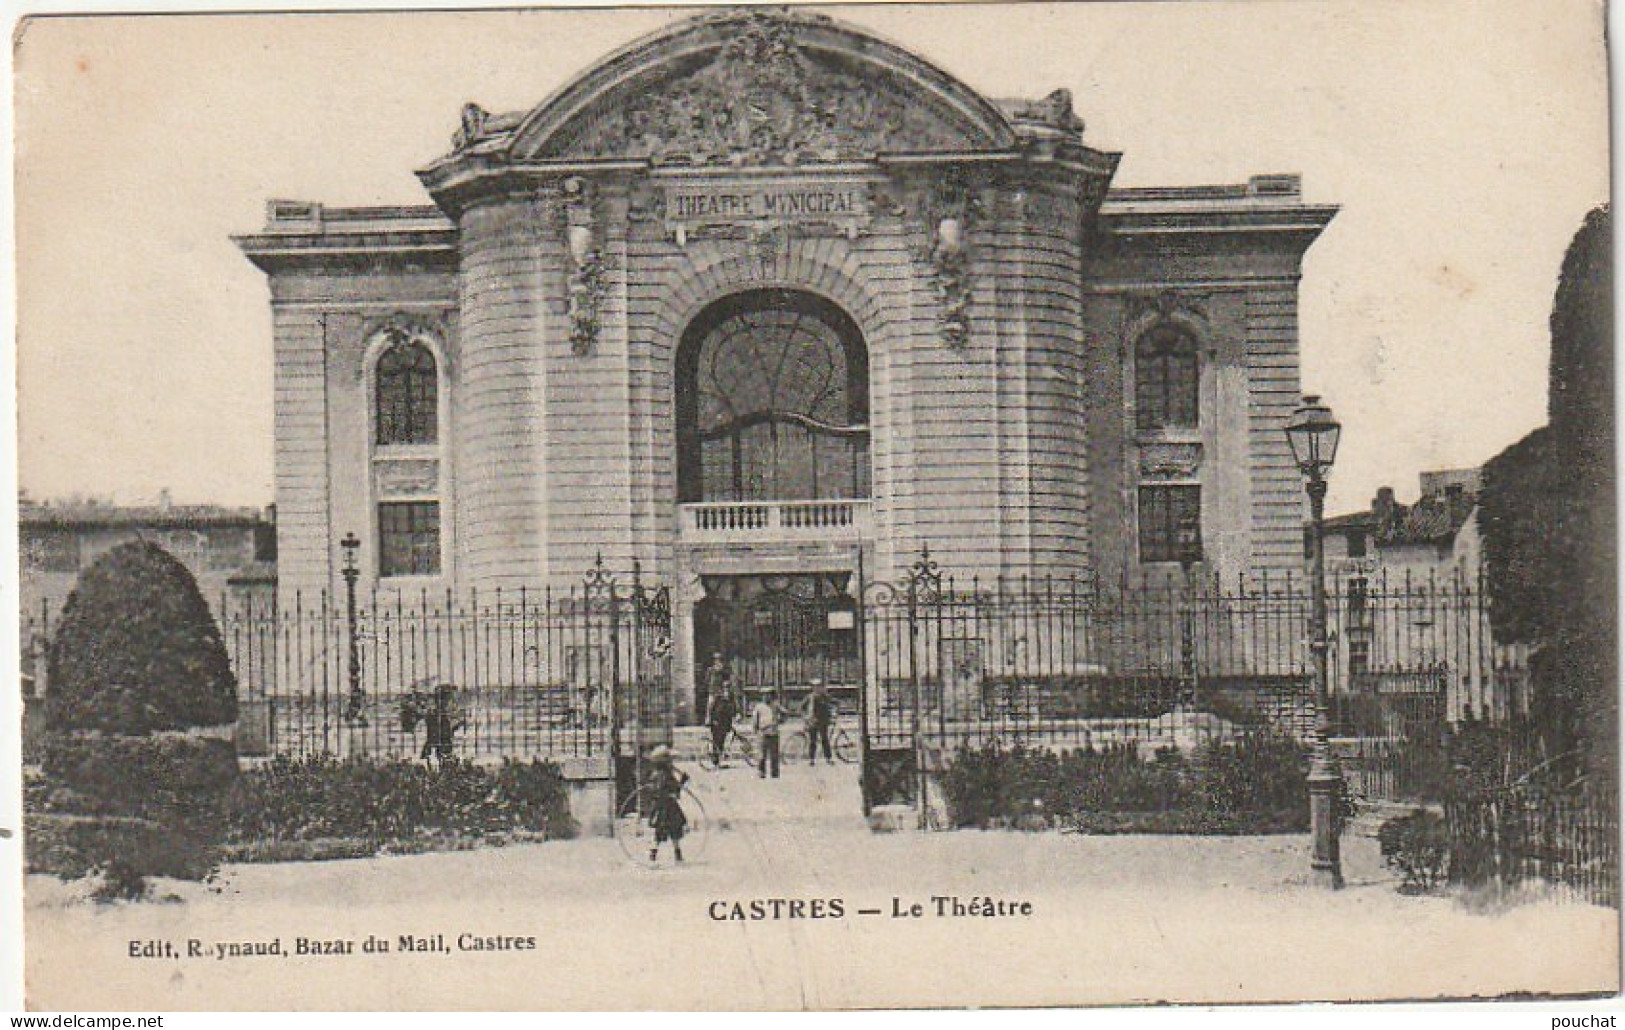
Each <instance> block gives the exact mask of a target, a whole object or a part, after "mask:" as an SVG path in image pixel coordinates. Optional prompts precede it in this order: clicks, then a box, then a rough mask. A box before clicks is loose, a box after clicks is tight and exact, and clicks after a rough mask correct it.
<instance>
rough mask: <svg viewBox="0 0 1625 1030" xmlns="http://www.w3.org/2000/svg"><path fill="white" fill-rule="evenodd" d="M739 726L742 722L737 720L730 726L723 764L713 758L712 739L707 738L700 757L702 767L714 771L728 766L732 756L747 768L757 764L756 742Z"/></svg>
mask: <svg viewBox="0 0 1625 1030" xmlns="http://www.w3.org/2000/svg"><path fill="white" fill-rule="evenodd" d="M739 727H740V724H739V723H737V722H736V723H734V724H733V725H732V726H730V727H729V728H728V739H727V740H726V741H725V742H724V743H723V745H722V764H721V765H718V764H717V763H716V762H714V761H712V760H711V741H710V740H709V739H707V740H706V742H705V750H704V751H703V752H702V753H701V754H700V757H699V766H700V768H701V769H704V770H706V771H707V772H713V771H715V770H717V769H720V768H723V767H724V766H726V765H727V764H728V761H729V759H730V758H737V759H738V760H739V762H740V764H742V765H744V766H746V767H747V768H748V767H750V766H753V765H755V764H756V743H755V741H753V740H751V739H750V738H749V737H747V736H746V735H745V734H744V733H743V732H742V731H741V730H740V728H739Z"/></svg>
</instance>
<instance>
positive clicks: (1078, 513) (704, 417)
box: [238, 9, 1335, 703]
mask: <svg viewBox="0 0 1625 1030" xmlns="http://www.w3.org/2000/svg"><path fill="white" fill-rule="evenodd" d="M1035 86H1038V87H1039V89H1038V92H1039V93H1042V91H1043V90H1042V86H1043V84H1035ZM1117 129H1118V131H1119V134H1120V135H1121V134H1125V133H1126V132H1131V131H1132V126H1128V127H1122V126H1119V127H1117ZM1156 142H1157V141H1156V140H1146V141H1145V145H1147V146H1154V145H1156ZM1118 158H1119V155H1118V154H1115V153H1108V152H1103V151H1101V150H1097V149H1095V148H1093V147H1091V146H1090V145H1089V143H1088V142H1087V137H1086V135H1085V133H1084V124H1083V122H1082V120H1081V119H1080V118H1079V117H1078V115H1077V114H1076V113H1075V112H1074V105H1073V98H1072V97H1071V95H1070V94H1068V93H1067V92H1066V91H1065V90H1056V91H1054V92H1052V93H1049V94H1048V95H1047V96H1044V97H1043V98H1042V99H1037V100H1016V101H1009V100H994V99H990V98H987V97H984V96H982V95H980V94H978V93H977V92H976V91H975V90H974V89H972V88H971V87H970V86H968V85H966V84H965V83H962V82H960V81H958V80H957V79H955V78H954V77H952V76H951V75H949V74H948V73H946V72H945V71H943V70H940V69H938V68H937V67H935V66H933V65H932V64H930V63H928V62H927V61H925V60H922V59H921V58H919V57H917V56H915V55H913V54H911V53H909V52H907V51H906V50H903V49H900V48H899V47H897V46H894V45H892V44H891V43H888V42H885V41H883V40H880V39H877V38H875V37H874V36H873V35H871V34H869V33H867V32H866V31H863V30H860V29H856V28H853V27H851V26H848V25H844V24H842V23H840V22H837V21H832V20H829V19H827V18H825V17H822V16H817V15H810V14H801V13H795V12H790V13H785V12H773V13H768V12H764V11H759V10H752V9H744V10H728V11H710V12H706V13H704V14H701V15H699V16H697V17H695V18H692V19H690V20H687V21H684V22H681V23H679V24H676V25H675V26H673V27H671V28H669V29H666V30H664V31H662V32H660V33H658V34H656V35H654V36H652V37H649V38H646V39H643V40H641V41H638V42H635V43H633V44H631V45H630V46H628V47H626V48H624V49H622V50H620V51H617V52H615V53H613V54H610V55H609V56H608V57H606V58H604V59H603V60H601V61H600V62H598V63H597V64H595V65H593V66H592V67H591V68H590V69H589V70H587V71H585V72H584V73H582V74H581V75H579V76H578V77H577V78H575V79H574V80H573V81H571V82H570V83H569V84H568V85H566V86H565V87H564V88H563V89H561V90H560V91H559V92H557V93H556V94H554V95H553V96H552V97H550V98H548V99H547V100H545V101H543V102H542V103H541V104H540V105H539V106H537V107H535V108H534V109H532V110H529V111H521V112H516V113H511V114H489V113H487V112H486V111H484V110H482V109H481V108H479V107H478V106H476V105H473V104H470V105H467V106H466V107H465V108H464V110H463V112H462V115H461V124H460V126H459V127H458V128H457V131H456V134H455V139H454V140H453V143H452V147H451V150H450V152H449V153H447V154H446V155H445V156H444V157H442V158H441V159H439V160H437V161H435V162H434V163H432V164H431V165H429V166H428V167H427V168H424V169H422V170H421V171H420V172H419V173H418V174H419V177H420V179H421V181H422V183H423V186H424V189H425V191H426V193H427V199H428V200H429V201H430V202H431V203H427V204H425V205H423V206H417V207H379V208H334V207H324V206H323V205H322V204H320V203H314V202H303V201H301V202H290V201H285V200H277V201H272V202H271V203H270V204H269V211H268V219H267V223H266V225H265V226H264V228H263V229H262V230H260V231H259V232H257V233H255V234H253V235H247V236H243V237H240V238H239V239H238V243H239V244H240V246H241V248H242V250H243V251H244V253H245V254H246V255H247V256H248V258H249V259H250V260H251V261H253V262H254V264H255V265H257V266H258V267H259V268H260V269H262V270H264V272H265V273H266V276H267V280H268V284H269V288H270V303H271V312H272V324H273V326H274V330H273V334H274V339H273V340H272V341H271V343H272V345H273V346H274V348H275V356H276V361H275V367H276V374H275V432H276V505H277V536H278V541H277V543H278V555H279V569H278V576H279V589H280V590H281V591H283V592H284V593H286V592H288V591H291V590H312V589H329V590H333V589H337V588H339V587H340V578H339V576H340V567H341V561H342V554H341V548H340V547H339V540H340V538H342V537H343V536H345V534H346V533H350V532H353V533H355V534H356V535H357V536H358V537H359V538H360V539H361V548H360V553H359V559H360V565H361V569H362V585H363V588H364V589H366V590H372V589H375V588H376V589H378V590H380V591H384V592H388V591H393V590H408V591H412V592H414V593H415V592H417V591H420V590H423V589H429V590H434V591H444V590H447V589H450V590H454V591H467V590H471V589H477V590H479V591H485V590H488V589H493V588H496V587H499V586H500V587H503V588H504V589H507V588H518V587H520V586H527V587H530V588H535V587H538V586H541V585H543V584H549V583H551V584H554V585H555V586H558V585H562V584H568V583H573V582H579V581H580V580H581V577H582V576H583V575H584V574H585V573H586V572H587V570H588V569H589V568H590V567H591V566H592V564H593V563H594V561H595V560H596V559H597V558H598V556H600V555H601V556H602V560H603V563H604V565H605V566H606V567H608V568H611V569H615V570H619V571H620V572H622V574H624V573H625V572H626V570H629V569H630V568H631V567H632V566H633V563H634V562H636V563H637V564H638V565H639V566H640V567H641V570H642V574H643V576H644V577H645V578H648V579H650V580H653V581H658V582H660V583H664V584H668V585H669V586H670V587H671V588H672V596H673V599H674V605H673V607H674V632H673V646H674V653H673V657H674V663H673V669H674V677H675V678H676V680H677V683H678V684H679V689H680V690H681V691H682V692H683V693H682V696H684V697H685V698H686V699H688V701H689V702H690V703H692V701H693V700H694V698H693V694H692V690H693V687H692V683H693V679H694V673H693V669H694V666H695V664H696V663H697V662H698V661H700V660H701V659H699V658H697V657H696V656H697V655H704V654H707V653H709V651H711V650H712V649H713V648H719V647H724V646H726V647H727V649H728V650H729V652H730V654H732V655H734V656H743V657H748V658H752V659H764V660H771V661H773V662H775V663H777V664H775V665H774V668H776V669H779V670H780V671H779V672H778V673H776V675H779V676H781V677H783V676H786V675H789V676H790V677H791V678H792V679H794V678H795V677H797V676H799V675H801V673H800V672H796V671H792V672H790V673H788V674H787V673H784V672H783V671H782V670H784V669H785V668H791V669H792V670H794V669H795V668H796V667H795V666H794V665H793V662H794V660H795V659H796V658H797V657H798V656H804V655H807V654H813V653H818V654H822V655H825V656H826V657H827V656H829V655H836V654H838V653H844V652H843V651H842V649H843V648H844V647H845V646H846V645H844V644H842V643H840V641H841V640H842V639H843V638H842V637H841V636H840V635H841V634H842V633H843V632H847V631H846V629H845V626H847V625H849V623H844V624H843V621H842V620H841V619H840V618H839V617H838V616H831V617H825V616H826V615H828V614H829V613H832V612H836V611H838V610H840V609H841V608H842V607H843V606H847V605H849V597H850V594H851V592H852V591H853V590H854V589H855V587H856V583H857V577H858V576H859V574H860V573H861V576H862V577H863V578H864V579H865V580H866V581H873V580H878V579H884V578H887V577H892V576H896V575H897V574H898V573H899V572H900V571H901V570H902V569H904V568H906V567H907V566H908V564H909V563H910V562H912V561H913V560H914V559H915V557H916V556H917V555H918V554H919V552H920V550H921V548H922V547H923V546H929V548H930V553H931V555H932V557H933V558H934V559H935V560H936V561H937V562H938V563H939V564H940V566H941V567H942V568H943V569H944V570H952V571H953V572H954V573H956V574H959V575H963V576H966V577H968V576H970V575H972V574H976V575H979V576H981V577H983V578H984V579H989V580H991V579H993V578H995V577H1006V578H1017V577H1021V576H1042V575H1045V574H1049V575H1060V576H1069V575H1074V574H1076V575H1092V576H1098V577H1106V578H1115V577H1119V576H1122V575H1125V574H1135V575H1138V574H1139V573H1141V572H1145V571H1150V572H1153V573H1155V572H1157V571H1159V570H1173V571H1180V570H1181V569H1182V567H1192V568H1194V569H1196V570H1197V571H1198V572H1203V573H1220V574H1223V575H1226V576H1235V575H1240V574H1248V573H1255V572H1259V571H1262V570H1269V569H1279V570H1282V571H1285V570H1287V569H1294V568H1297V567H1299V566H1300V565H1301V561H1302V557H1301V547H1302V541H1301V531H1302V529H1301V527H1302V518H1303V505H1302V500H1301V498H1302V489H1301V486H1300V483H1299V480H1298V478H1297V473H1296V472H1295V471H1294V470H1293V468H1292V465H1291V461H1290V456H1289V454H1288V451H1287V446H1286V441H1285V437H1284V436H1283V434H1282V432H1281V427H1282V425H1283V423H1284V421H1285V419H1286V417H1287V415H1288V414H1289V413H1290V412H1291V410H1292V408H1293V407H1294V405H1295V403H1296V402H1297V399H1298V397H1299V378H1298V332H1297V303H1298V281H1299V275H1300V266H1301V261H1302V258H1303V255H1304V253H1305V251H1306V249H1307V248H1308V247H1309V246H1310V245H1311V244H1312V243H1313V242H1314V240H1315V239H1316V237H1317V236H1318V235H1319V233H1320V232H1321V231H1322V230H1323V229H1324V228H1325V226H1326V225H1327V223H1328V222H1329V220H1330V219H1331V218H1332V216H1333V214H1334V213H1335V208H1333V207H1329V206H1321V205H1311V204H1308V203H1305V202H1304V200H1303V199H1302V197H1301V194H1300V189H1299V182H1298V178H1297V177H1296V176H1294V175H1258V176H1255V177H1253V178H1252V179H1250V180H1249V181H1248V182H1246V183H1242V184H1237V185H1216V186H1202V187H1177V188H1143V187H1140V188H1113V186H1112V178H1113V174H1114V171H1115V169H1116V167H1117V164H1118ZM770 597H789V598H794V599H796V600H797V602H798V607H797V611H799V612H802V613H803V615H805V613H808V612H810V613H811V615H810V617H806V618H804V619H803V622H802V623H798V624H797V625H796V626H791V627H786V625H784V624H783V623H782V622H780V621H776V620H777V618H778V617H777V616H770V617H767V618H764V617H763V616H762V614H761V612H762V611H763V610H764V607H763V606H760V605H758V606H755V607H754V608H753V606H752V604H751V603H750V599H752V598H758V599H759V598H770ZM797 618H803V616H797ZM787 662H788V663H792V664H790V665H786V664H785V663H787ZM837 664H838V663H837ZM746 675H747V678H749V677H752V676H759V675H766V673H760V672H749V673H747V674H746ZM835 678H836V679H840V678H841V675H840V673H839V672H838V671H837V673H836V674H835ZM785 685H790V684H785Z"/></svg>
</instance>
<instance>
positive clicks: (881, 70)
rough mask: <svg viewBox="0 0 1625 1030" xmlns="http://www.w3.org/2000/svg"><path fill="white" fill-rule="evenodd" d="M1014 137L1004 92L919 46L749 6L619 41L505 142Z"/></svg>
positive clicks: (752, 159) (523, 148)
mask: <svg viewBox="0 0 1625 1030" xmlns="http://www.w3.org/2000/svg"><path fill="white" fill-rule="evenodd" d="M1015 139H1016V137H1015V133H1014V131H1013V130H1012V128H1011V125H1010V123H1009V121H1007V120H1006V118H1005V116H1004V115H1003V114H1002V113H1001V112H1000V111H999V110H998V109H997V108H996V107H995V106H994V105H992V104H991V103H989V102H988V101H987V100H985V99H984V98H982V97H981V96H980V95H978V94H977V93H976V92H974V91H973V90H971V89H970V88H969V87H967V86H965V85H964V84H963V83H961V82H959V81H958V80H956V79H954V78H952V77H951V76H949V75H947V74H945V73H944V72H942V71H940V70H939V69H937V68H935V67H934V66H932V65H930V64H928V63H927V62H925V61H922V60H920V59H919V58H917V57H915V56H913V55H912V54H909V53H908V52H907V51H904V50H902V49H900V48H898V47H896V46H893V45H892V44H890V43H886V42H883V41H881V40H879V39H876V38H875V37H873V36H871V35H868V34H867V33H864V32H861V31H859V30H856V29H853V28H851V27H849V26H845V25H841V24H839V23H837V22H834V21H832V20H830V19H828V18H826V17H823V16H819V15H806V14H800V13H796V12H793V11H767V10H763V9H759V8H746V9H736V10H726V11H720V12H712V13H708V14H705V15H702V16H700V17H698V18H695V19H691V20H689V21H686V22H683V23H682V24H680V25H678V26H677V27H675V28H673V29H670V30H667V31H665V32H662V33H660V34H658V35H656V36H653V37H650V38H648V39H646V40H643V41H641V42H639V43H635V44H633V45H632V46H630V47H627V48H626V49H624V50H622V51H620V52H618V53H616V54H614V55H611V56H610V57H609V58H607V59H606V60H604V61H603V62H601V63H599V64H598V65H597V66H595V67H594V68H592V69H590V70H589V71H587V72H586V73H585V74H583V75H581V76H580V77H579V78H577V79H576V80H575V81H574V82H572V83H571V84H570V85H569V86H567V87H565V88H564V89H563V90H561V91H560V92H559V93H558V94H556V95H555V96H554V97H552V98H550V99H549V100H548V101H546V102H545V103H543V104H542V105H541V106H540V107H538V108H536V109H535V110H534V111H532V112H531V113H530V114H528V115H527V116H525V117H524V119H523V120H522V121H520V123H519V124H518V125H517V126H515V127H513V128H512V129H511V135H509V136H508V140H507V141H506V142H507V146H506V147H505V148H504V149H506V151H507V155H508V158H509V160H510V161H512V162H516V163H532V162H554V161H562V162H575V161H592V160H617V161H625V160H647V161H649V162H650V163H652V164H670V165H697V166H719V165H720V166H741V167H761V166H776V165H777V166H800V165H809V164H829V163H842V162H850V161H863V160H872V159H873V158H875V157H876V156H878V155H882V154H913V153H932V152H939V153H967V152H985V151H990V150H1003V149H1006V148H1009V147H1011V146H1013V145H1014V143H1015ZM478 142H479V139H478V137H477V136H476V137H475V138H472V139H470V140H469V141H468V145H473V144H477V143H478Z"/></svg>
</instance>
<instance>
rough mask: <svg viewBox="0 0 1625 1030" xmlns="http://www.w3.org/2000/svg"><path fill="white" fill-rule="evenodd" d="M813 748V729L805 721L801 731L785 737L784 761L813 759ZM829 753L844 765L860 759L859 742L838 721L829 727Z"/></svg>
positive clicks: (798, 730)
mask: <svg viewBox="0 0 1625 1030" xmlns="http://www.w3.org/2000/svg"><path fill="white" fill-rule="evenodd" d="M813 747H814V741H813V735H812V727H811V725H810V724H809V723H808V722H807V721H806V720H805V719H803V720H801V725H800V728H799V729H797V730H796V731H795V732H794V733H788V734H786V735H785V738H784V760H785V761H787V762H799V761H802V760H804V759H805V760H810V759H812V757H813V750H812V749H813ZM829 753H830V754H831V755H832V756H834V758H835V760H836V761H837V762H840V763H841V764H842V765H851V764H852V763H853V762H854V761H856V760H857V757H858V745H857V742H856V741H854V740H853V739H852V735H851V734H849V733H848V732H847V731H846V727H845V726H843V725H841V723H840V722H838V721H837V722H832V723H830V726H829Z"/></svg>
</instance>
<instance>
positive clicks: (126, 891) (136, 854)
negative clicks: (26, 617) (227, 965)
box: [28, 541, 238, 898]
mask: <svg viewBox="0 0 1625 1030" xmlns="http://www.w3.org/2000/svg"><path fill="white" fill-rule="evenodd" d="M49 660H50V684H51V690H50V693H49V694H48V695H47V699H46V704H47V711H48V713H49V717H48V727H49V733H48V734H47V737H46V740H45V743H44V746H43V753H42V756H41V765H42V768H43V769H44V773H45V778H46V781H47V786H46V787H44V788H38V789H33V790H31V791H30V794H29V796H28V800H29V803H30V805H31V806H33V807H32V808H31V811H32V812H33V813H35V814H36V815H37V816H39V818H36V819H34V820H33V822H32V825H31V826H30V828H29V829H30V838H29V841H28V846H29V855H28V861H29V864H30V867H31V868H33V869H35V870H36V871H39V872H49V873H55V874H57V875H60V876H64V877H70V878H72V877H78V876H84V875H87V874H90V873H99V874H100V875H101V876H102V880H103V883H102V895H103V896H107V897H120V898H133V897H139V896H141V895H142V894H144V893H145V890H146V883H145V878H146V877H148V876H181V877H186V878H192V879H199V878H203V877H205V876H207V875H208V873H209V871H210V870H211V869H212V868H213V867H214V865H215V863H216V859H217V854H218V852H217V845H218V843H219V841H220V838H221V836H222V835H223V833H224V829H225V808H226V803H227V798H228V797H229V796H230V795H231V793H232V792H233V790H234V788H235V786H236V783H237V778H238V770H237V753H236V749H235V747H234V746H233V745H232V743H231V741H230V739H229V733H227V732H226V731H225V730H224V729H223V727H226V726H227V725H228V724H229V723H231V721H232V720H233V719H235V718H236V713H237V700H236V684H235V681H234V680H233V678H232V674H231V669H230V665H229V663H228V661H227V657H226V650H225V647H224V646H223V644H222V643H221V640H220V633H219V630H218V629H217V628H216V626H215V623H214V618H213V616H212V615H210V613H209V609H208V605H207V604H205V603H204V601H203V595H202V594H201V593H199V592H198V588H197V584H196V582H194V581H193V579H192V575H191V573H190V572H188V571H187V570H186V567H185V566H184V565H182V564H181V563H180V562H178V561H176V560H175V559H174V558H172V557H170V556H169V555H168V554H166V553H165V552H164V551H163V550H161V549H160V548H158V547H156V546H154V545H152V544H149V543H146V542H144V541H136V542H133V543H128V544H124V545H121V546H119V547H116V548H114V549H113V550H111V551H109V552H107V553H106V554H104V555H103V556H102V557H100V558H99V559H97V560H96V562H95V563H94V564H93V565H91V566H90V568H88V569H86V570H85V572H84V574H83V575H81V576H80V578H79V582H78V584H77V585H76V586H75V588H74V591H73V593H72V594H70V595H69V597H68V601H67V604H66V605H64V607H63V611H62V621H61V624H60V626H59V627H58V630H57V634H56V637H55V638H54V639H53V640H52V642H51V650H50V659H49ZM200 729H201V730H203V731H204V732H202V733H199V732H197V731H199V730H200ZM210 731H214V732H215V733H216V734H218V735H211V732H210Z"/></svg>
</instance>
